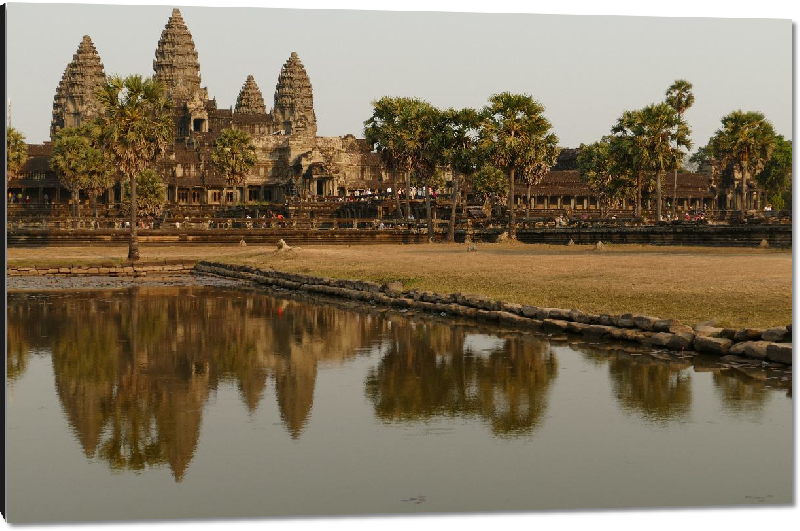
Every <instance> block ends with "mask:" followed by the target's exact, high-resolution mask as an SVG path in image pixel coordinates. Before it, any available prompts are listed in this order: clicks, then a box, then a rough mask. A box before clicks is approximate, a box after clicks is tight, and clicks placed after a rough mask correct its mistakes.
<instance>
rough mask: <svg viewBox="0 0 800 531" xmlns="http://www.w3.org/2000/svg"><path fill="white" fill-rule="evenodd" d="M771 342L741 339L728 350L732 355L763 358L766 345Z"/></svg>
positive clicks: (765, 352)
mask: <svg viewBox="0 0 800 531" xmlns="http://www.w3.org/2000/svg"><path fill="white" fill-rule="evenodd" d="M771 344H772V343H770V342H769V341H743V342H741V343H736V344H735V345H733V346H732V347H731V349H730V351H729V352H730V353H731V354H733V355H734V356H746V357H748V358H754V359H757V360H764V359H767V347H768V346H769V345H771Z"/></svg>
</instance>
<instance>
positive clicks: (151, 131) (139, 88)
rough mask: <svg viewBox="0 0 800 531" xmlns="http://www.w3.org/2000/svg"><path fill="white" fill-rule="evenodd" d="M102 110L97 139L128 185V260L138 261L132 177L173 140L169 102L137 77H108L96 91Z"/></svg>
mask: <svg viewBox="0 0 800 531" xmlns="http://www.w3.org/2000/svg"><path fill="white" fill-rule="evenodd" d="M98 101H99V103H100V104H101V105H102V106H103V108H104V112H103V115H102V116H101V117H100V118H99V122H98V123H99V126H100V130H101V133H100V139H101V144H102V146H103V148H104V149H105V150H106V151H107V152H108V153H109V155H110V158H111V160H112V161H113V163H114V166H115V167H116V168H117V170H118V171H119V172H120V173H122V174H123V175H124V176H125V177H126V179H127V180H128V182H129V183H130V201H131V208H130V215H131V229H130V230H131V233H130V234H131V235H130V244H129V248H128V259H129V260H131V261H135V260H138V259H139V240H138V237H137V235H136V206H137V204H136V199H137V198H136V176H138V175H140V174H141V173H142V172H144V171H145V170H146V169H148V168H152V167H153V166H154V165H155V163H156V161H157V159H158V157H160V156H161V155H163V154H164V153H165V151H166V149H167V146H168V144H169V142H170V141H171V140H172V138H173V133H174V122H173V120H172V114H171V111H172V102H171V101H170V100H169V99H168V97H167V94H166V91H165V90H164V86H163V85H162V84H161V83H160V82H159V81H157V80H155V79H154V78H143V77H142V76H140V75H131V76H128V77H125V78H123V77H121V76H117V75H114V76H109V77H108V78H106V83H105V84H104V85H103V86H102V87H100V89H99V90H98Z"/></svg>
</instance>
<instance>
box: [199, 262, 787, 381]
mask: <svg viewBox="0 0 800 531" xmlns="http://www.w3.org/2000/svg"><path fill="white" fill-rule="evenodd" d="M194 270H195V271H197V272H200V273H206V274H212V275H217V276H221V277H225V278H234V279H240V280H247V281H251V282H255V283H257V284H261V285H265V286H271V287H277V288H282V289H286V290H291V291H300V292H307V293H312V294H319V295H325V296H328V297H335V298H344V299H348V300H353V301H363V302H368V303H374V304H380V305H386V306H391V307H395V308H401V309H403V308H407V309H416V310H421V311H427V312H434V313H440V314H446V315H453V316H459V317H465V318H470V319H481V320H486V321H490V322H491V321H494V322H499V323H503V324H507V325H508V324H511V325H515V326H518V327H521V328H526V329H529V330H532V331H537V332H545V333H547V332H559V333H575V334H582V335H584V336H588V337H591V338H595V339H612V340H621V341H628V342H636V343H639V344H641V345H644V346H648V347H655V348H663V349H668V350H675V351H695V352H698V353H702V354H712V355H718V356H720V357H728V358H729V359H732V360H735V359H737V358H739V359H742V358H744V359H752V360H759V361H766V362H775V363H781V364H784V365H791V364H792V344H791V336H792V326H791V324H790V325H788V326H785V327H777V328H770V329H766V330H763V329H755V328H746V329H740V330H737V329H732V328H719V327H714V326H712V325H711V324H710V323H704V324H700V325H697V326H695V327H694V328H692V327H690V326H688V325H685V324H682V323H680V322H678V321H676V320H674V319H659V318H657V317H651V316H646V315H636V314H622V315H609V314H589V313H584V312H582V311H580V310H576V309H569V310H568V309H562V308H539V307H535V306H524V305H521V304H515V303H509V302H505V301H495V300H492V299H490V298H488V297H483V296H480V295H469V294H463V293H451V294H439V293H434V292H430V291H420V290H409V291H403V287H402V284H400V283H399V282H392V283H388V284H378V283H376V282H369V281H362V280H336V279H330V278H324V277H316V276H312V275H302V274H296V273H285V272H282V271H277V270H274V269H270V270H263V269H259V268H256V267H252V266H247V265H235V264H224V263H217V262H208V261H201V262H198V263H196V264H195V267H194Z"/></svg>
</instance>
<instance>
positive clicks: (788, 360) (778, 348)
mask: <svg viewBox="0 0 800 531" xmlns="http://www.w3.org/2000/svg"><path fill="white" fill-rule="evenodd" d="M767 359H768V360H769V361H776V362H778V363H785V364H786V365H792V344H791V343H772V344H770V345H769V346H768V347H767Z"/></svg>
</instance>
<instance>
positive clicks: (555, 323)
mask: <svg viewBox="0 0 800 531" xmlns="http://www.w3.org/2000/svg"><path fill="white" fill-rule="evenodd" d="M568 326H569V322H567V321H562V320H560V319H544V320H543V323H542V330H543V331H545V332H566V331H567V327H568Z"/></svg>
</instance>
